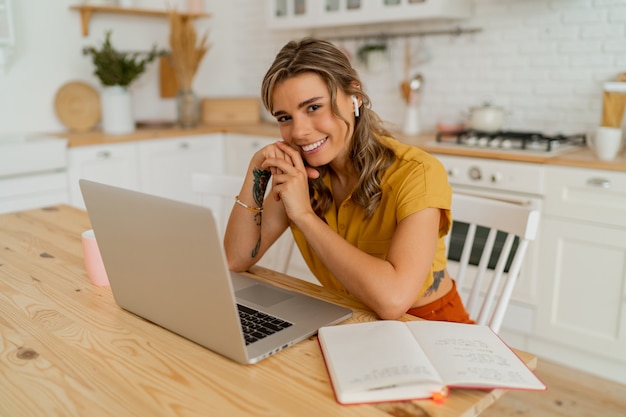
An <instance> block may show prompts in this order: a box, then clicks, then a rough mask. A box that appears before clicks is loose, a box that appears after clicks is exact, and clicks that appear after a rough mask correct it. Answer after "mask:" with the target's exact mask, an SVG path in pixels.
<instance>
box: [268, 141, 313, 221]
mask: <svg viewBox="0 0 626 417" xmlns="http://www.w3.org/2000/svg"><path fill="white" fill-rule="evenodd" d="M259 153H260V154H261V155H262V158H263V161H262V162H261V168H262V169H264V170H269V171H270V172H271V174H272V189H271V191H270V193H271V194H272V196H273V197H274V200H275V201H282V203H283V206H284V208H285V212H286V213H287V216H288V217H289V218H290V219H291V220H293V221H296V218H297V216H298V215H300V214H304V213H307V212H308V213H313V210H312V208H311V202H310V198H309V185H308V179H309V178H311V179H315V178H318V177H319V172H318V171H317V170H316V169H314V168H311V167H308V166H306V165H305V164H304V161H303V160H302V156H301V155H300V152H299V151H298V150H297V149H294V148H293V147H291V146H289V145H288V144H286V143H285V142H282V141H279V142H276V143H274V144H271V145H268V146H266V147H265V148H263V149H261V150H260V151H259Z"/></svg>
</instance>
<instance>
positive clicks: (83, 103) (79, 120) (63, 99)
mask: <svg viewBox="0 0 626 417" xmlns="http://www.w3.org/2000/svg"><path fill="white" fill-rule="evenodd" d="M54 110H55V112H56V115H57V117H58V118H59V120H60V121H61V123H63V124H64V125H65V126H67V127H68V128H69V129H70V130H73V131H76V132H86V131H88V130H91V129H93V128H94V126H95V125H96V124H98V121H100V94H99V93H98V91H97V90H96V89H95V88H93V87H92V86H91V85H89V84H87V83H84V82H82V81H71V82H68V83H66V84H63V85H62V86H61V88H59V90H58V91H57V93H56V95H55V97H54Z"/></svg>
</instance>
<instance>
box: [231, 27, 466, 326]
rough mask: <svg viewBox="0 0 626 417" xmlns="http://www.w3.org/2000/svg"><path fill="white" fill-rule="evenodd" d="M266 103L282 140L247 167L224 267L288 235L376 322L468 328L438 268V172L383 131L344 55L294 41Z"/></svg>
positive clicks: (443, 215)
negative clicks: (404, 319)
mask: <svg viewBox="0 0 626 417" xmlns="http://www.w3.org/2000/svg"><path fill="white" fill-rule="evenodd" d="M262 99H263V104H264V105H265V107H266V108H267V109H268V110H269V111H270V112H271V114H272V115H273V116H274V117H275V118H276V120H277V121H278V124H279V127H280V132H281V136H282V139H283V141H282V142H277V143H275V144H272V145H269V146H266V147H264V148H263V149H261V150H259V151H258V152H257V153H256V154H255V155H254V156H253V157H252V159H251V161H250V164H249V169H248V172H247V174H246V178H245V181H244V184H243V186H242V188H241V192H240V193H239V195H238V196H237V198H236V201H235V202H236V204H235V205H234V207H233V211H232V213H231V215H230V219H229V222H228V226H227V229H226V236H225V241H224V243H225V249H226V255H227V258H228V264H229V267H230V269H232V270H234V271H244V270H246V269H248V268H249V267H250V266H252V265H253V264H254V263H256V262H257V261H258V260H259V259H260V258H261V256H263V254H264V253H265V251H266V250H267V249H268V248H269V247H270V246H271V245H272V244H273V243H274V242H275V241H276V239H277V238H278V237H279V236H280V235H281V234H282V233H283V232H284V231H285V229H286V228H287V227H290V228H291V231H292V233H293V236H294V238H295V241H296V243H297V245H298V247H299V249H300V251H301V253H302V255H303V257H304V259H305V260H306V262H307V264H308V266H309V268H310V269H311V271H312V272H313V273H314V274H315V275H316V277H317V278H318V280H319V281H320V283H321V284H322V285H324V286H327V287H330V288H334V289H338V290H341V291H344V292H346V293H350V294H353V295H354V296H356V297H357V298H358V299H360V300H361V301H362V302H363V303H364V304H365V305H367V306H368V307H370V308H371V309H372V310H373V311H374V312H376V314H378V316H379V317H380V318H382V319H397V318H399V317H400V316H402V315H403V314H404V313H406V312H409V313H410V314H414V315H417V316H419V317H422V318H425V319H431V320H448V321H459V322H471V321H470V319H469V317H468V315H467V313H466V312H465V309H464V307H463V305H462V302H461V300H460V298H459V296H458V293H457V292H456V287H455V285H454V281H453V280H452V279H451V278H450V277H449V276H448V274H447V272H446V268H445V266H446V258H445V245H444V236H445V235H446V234H447V233H448V231H449V229H450V225H451V218H450V202H451V189H450V186H449V184H448V182H447V176H446V173H445V170H444V168H443V166H442V165H441V164H440V163H439V161H438V160H436V159H435V158H433V157H432V156H430V155H428V154H427V153H425V152H423V151H421V150H419V149H417V148H414V147H411V146H408V145H404V144H401V143H400V142H398V141H396V140H395V139H393V138H392V137H391V135H390V133H389V132H387V131H386V130H385V129H384V128H383V127H382V122H381V120H380V119H379V117H378V116H377V115H376V113H375V112H374V111H372V110H371V108H370V107H371V104H370V100H369V98H368V96H367V94H365V92H364V91H363V90H362V89H361V81H360V80H359V76H358V74H357V73H356V71H355V70H354V69H353V68H352V66H351V65H350V62H349V60H348V59H347V58H346V56H345V55H344V54H343V53H342V52H341V51H340V50H339V49H338V48H336V47H335V46H334V45H333V44H331V43H329V42H326V41H322V40H316V39H310V38H308V39H304V40H302V41H300V42H296V41H292V42H289V43H288V44H286V45H285V46H284V47H283V48H282V50H281V51H280V52H279V53H278V55H277V56H276V59H275V61H274V63H273V64H272V66H271V67H270V69H269V70H268V72H267V74H266V75H265V78H264V80H263V85H262ZM270 177H271V179H272V187H271V190H270V192H269V193H268V194H267V196H265V192H266V188H267V185H268V182H269V180H270Z"/></svg>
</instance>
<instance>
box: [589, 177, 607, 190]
mask: <svg viewBox="0 0 626 417" xmlns="http://www.w3.org/2000/svg"><path fill="white" fill-rule="evenodd" d="M587 185H590V186H592V187H600V188H611V181H610V180H607V179H606V178H598V177H596V178H589V179H588V180H587Z"/></svg>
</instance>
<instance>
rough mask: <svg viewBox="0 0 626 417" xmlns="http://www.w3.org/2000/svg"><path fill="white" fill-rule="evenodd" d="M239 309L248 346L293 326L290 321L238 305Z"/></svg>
mask: <svg viewBox="0 0 626 417" xmlns="http://www.w3.org/2000/svg"><path fill="white" fill-rule="evenodd" d="M237 307H238V309H239V319H240V321H241V327H242V329H243V334H244V337H245V339H246V345H249V344H250V343H254V342H256V341H257V340H260V339H263V338H264V337H267V336H269V335H271V334H274V333H276V332H279V331H281V330H284V329H286V328H287V327H289V326H291V325H292V323H289V322H288V321H284V320H281V319H279V318H278V317H274V316H270V315H269V314H265V313H261V312H260V311H258V310H255V309H253V308H250V307H246V306H242V305H241V304H237Z"/></svg>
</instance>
